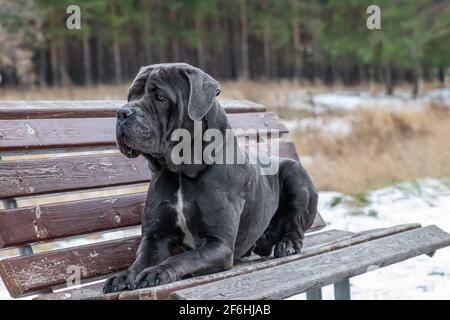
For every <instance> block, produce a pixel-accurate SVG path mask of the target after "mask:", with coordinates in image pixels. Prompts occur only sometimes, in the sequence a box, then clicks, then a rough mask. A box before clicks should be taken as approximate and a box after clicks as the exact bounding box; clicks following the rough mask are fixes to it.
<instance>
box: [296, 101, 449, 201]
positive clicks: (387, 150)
mask: <svg viewBox="0 0 450 320" xmlns="http://www.w3.org/2000/svg"><path fill="white" fill-rule="evenodd" d="M353 116H354V117H355V118H354V121H353V131H352V134H350V135H348V136H346V137H336V136H332V135H326V134H323V133H321V132H318V131H316V132H310V133H308V134H302V135H300V134H298V133H295V132H294V133H293V139H294V142H295V143H296V146H297V149H298V150H299V152H300V155H309V156H312V157H313V161H312V162H311V163H306V164H305V167H306V168H307V169H308V171H309V172H310V173H311V175H312V177H313V180H314V182H315V184H316V185H317V187H318V189H320V190H334V191H340V192H344V193H348V194H354V195H363V194H364V193H365V192H367V190H369V189H372V188H376V187H381V186H385V185H388V184H391V183H393V182H397V181H404V180H411V179H415V178H422V177H436V178H442V177H448V176H450V165H449V164H450V139H449V137H450V112H449V111H448V110H442V109H438V108H428V109H427V110H425V111H420V112H413V113H401V114H399V113H395V112H390V111H363V112H358V113H356V114H354V115H353Z"/></svg>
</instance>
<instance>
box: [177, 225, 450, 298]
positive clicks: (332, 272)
mask: <svg viewBox="0 0 450 320" xmlns="http://www.w3.org/2000/svg"><path fill="white" fill-rule="evenodd" d="M448 245H450V235H449V234H448V233H446V232H444V231H442V230H441V229H439V228H438V227H436V226H427V227H424V228H419V229H414V230H410V231H406V232H402V233H399V234H396V235H391V236H387V237H384V238H380V239H377V240H372V241H370V242H365V243H362V244H359V245H355V246H352V247H347V248H343V249H340V250H336V251H332V252H329V253H325V254H321V255H319V256H314V257H310V258H307V259H303V260H301V261H295V262H291V263H287V264H283V265H280V266H277V267H274V268H270V269H266V270H261V271H257V272H253V273H251V274H245V275H241V276H237V277H233V278H228V279H224V280H220V281H216V282H214V283H208V284H204V285H201V286H198V287H194V288H187V289H183V290H179V291H176V292H174V293H172V294H171V295H170V298H173V299H195V300H196V299H250V300H258V299H283V298H287V297H290V296H293V295H295V294H298V293H302V292H305V291H307V290H311V289H316V288H320V287H323V286H325V285H329V284H332V283H335V282H339V281H341V280H343V279H346V278H350V277H354V276H357V275H360V274H362V273H366V272H368V271H371V270H374V269H377V268H382V267H385V266H388V265H391V264H394V263H397V262H400V261H403V260H406V259H409V258H412V257H415V256H418V255H421V254H426V253H428V252H432V251H435V250H437V249H440V248H443V247H446V246H448Z"/></svg>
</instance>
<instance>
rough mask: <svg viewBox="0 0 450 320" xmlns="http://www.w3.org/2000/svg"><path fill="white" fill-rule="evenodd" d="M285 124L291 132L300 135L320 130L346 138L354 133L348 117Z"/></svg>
mask: <svg viewBox="0 0 450 320" xmlns="http://www.w3.org/2000/svg"><path fill="white" fill-rule="evenodd" d="M283 123H284V125H285V126H286V128H287V129H288V130H289V131H292V130H296V131H298V132H300V133H304V132H311V131H312V130H320V131H321V132H323V133H326V134H330V135H333V136H346V135H348V134H350V133H351V131H352V123H351V118H350V117H348V116H345V117H339V118H331V119H326V118H315V117H305V118H302V119H301V120H283Z"/></svg>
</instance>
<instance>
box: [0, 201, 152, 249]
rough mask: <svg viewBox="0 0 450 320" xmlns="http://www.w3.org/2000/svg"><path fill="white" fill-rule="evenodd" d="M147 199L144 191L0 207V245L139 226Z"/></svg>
mask: <svg viewBox="0 0 450 320" xmlns="http://www.w3.org/2000/svg"><path fill="white" fill-rule="evenodd" d="M146 198H147V193H145V192H142V193H134V194H127V195H119V196H111V197H101V198H94V199H89V200H78V201H68V202H62V203H54V204H45V205H40V206H29V207H22V208H17V209H9V210H0V230H1V232H0V248H7V247H17V246H23V245H26V244H30V243H37V242H45V241H50V240H55V239H61V238H66V237H73V236H77V235H83V234H89V233H93V232H101V231H106V230H113V229H119V228H125V227H130V226H136V225H139V224H140V223H141V217H142V213H143V211H144V206H145V200H146Z"/></svg>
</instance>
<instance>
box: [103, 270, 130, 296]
mask: <svg viewBox="0 0 450 320" xmlns="http://www.w3.org/2000/svg"><path fill="white" fill-rule="evenodd" d="M135 279H136V273H135V272H134V271H131V270H127V271H125V272H122V273H119V274H118V275H117V276H114V277H112V278H109V279H108V280H106V282H105V285H104V286H103V293H111V292H118V291H123V290H127V289H132V288H133V285H134V281H135Z"/></svg>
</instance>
